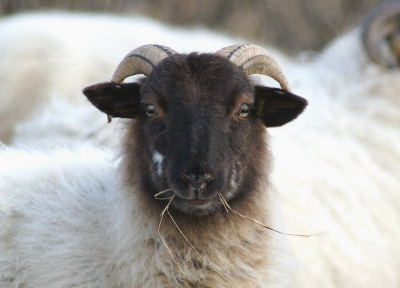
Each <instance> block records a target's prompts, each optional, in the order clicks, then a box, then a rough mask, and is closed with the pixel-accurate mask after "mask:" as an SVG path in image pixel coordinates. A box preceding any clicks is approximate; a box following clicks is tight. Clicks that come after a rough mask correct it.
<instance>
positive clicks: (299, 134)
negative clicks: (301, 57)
mask: <svg viewBox="0 0 400 288" xmlns="http://www.w3.org/2000/svg"><path fill="white" fill-rule="evenodd" d="M398 3H399V2H397V5H398ZM395 7H398V6H395ZM389 9H391V10H393V6H389ZM397 9H398V8H397ZM379 10H381V9H379ZM381 12H382V11H381ZM379 15H382V14H376V15H375V17H372V18H374V19H375V18H376V17H378V16H379ZM383 15H385V13H384V12H383ZM386 15H387V14H386ZM390 17H393V15H390ZM394 17H398V15H396V16H394ZM381 20H382V19H380V20H379V21H381ZM387 20H388V22H387V23H390V19H387ZM371 25H372V26H373V25H374V24H371ZM368 26H369V25H365V27H368ZM383 28H385V27H383ZM394 28H395V29H393V30H390V31H392V33H394V34H396V33H398V31H399V29H400V26H396V27H394ZM385 31H388V30H387V29H385ZM368 33H369V32H365V33H364V35H365V34H368ZM361 34H362V31H361V29H360V28H357V29H355V30H353V31H351V32H349V33H347V34H346V35H344V36H342V37H340V38H338V39H337V40H336V41H334V42H333V43H332V44H331V45H329V46H328V47H327V48H326V49H325V50H324V51H323V52H322V53H321V54H318V55H315V54H314V57H313V58H311V59H310V60H308V61H305V62H300V63H296V64H294V65H292V66H291V67H290V68H289V67H286V68H287V71H288V78H289V79H290V81H291V83H292V85H293V87H294V89H295V90H296V91H300V93H301V94H304V95H308V99H309V102H310V105H309V110H308V111H307V112H308V113H305V115H304V117H302V118H301V119H299V121H296V122H295V123H293V125H290V126H288V127H286V128H284V129H283V130H281V131H276V132H275V131H272V132H271V133H272V135H273V136H274V137H273V141H272V143H273V149H274V151H275V152H276V155H277V156H276V157H277V161H276V169H275V171H274V180H275V182H276V183H277V187H278V190H279V191H280V192H282V195H283V203H284V205H283V207H284V214H285V216H286V220H287V223H288V226H287V229H288V231H298V230H300V231H309V230H312V231H315V230H316V231H327V233H326V234H324V235H321V236H317V237H313V238H309V239H299V238H289V241H290V242H291V244H292V245H291V247H292V248H293V249H294V251H295V252H296V253H297V256H298V258H299V259H300V267H299V268H300V271H298V273H297V283H298V284H297V286H296V287H399V285H400V274H399V271H400V260H399V259H400V249H399V246H398V242H399V240H400V228H399V225H398V222H399V219H400V214H399V211H400V210H399V207H400V193H399V192H400V178H399V175H400V149H399V147H400V145H399V144H400V129H399V125H400V98H399V95H400V82H399V81H398V79H400V71H399V69H398V67H396V68H395V69H387V68H386V67H382V66H378V65H376V64H374V63H372V62H371V60H370V59H369V58H368V55H367V54H366V53H365V51H364V47H363V41H362V38H361ZM386 36H387V35H385V37H386ZM373 38H375V39H376V37H375V36H373ZM391 38H393V37H388V38H387V39H391ZM377 40H379V41H377V42H376V43H373V45H376V47H375V49H376V48H377V47H382V39H377ZM379 45H380V46H379ZM385 45H388V46H389V47H390V46H391V45H390V43H387V44H385ZM384 50H386V51H389V49H388V48H385V49H384ZM392 53H394V54H395V55H396V54H397V53H399V52H398V51H392ZM381 55H382V56H383V57H385V58H383V59H382V60H383V61H385V60H384V59H388V58H387V57H386V56H385V55H386V54H384V53H383V54H381ZM397 55H398V54H397ZM393 58H395V57H393V56H392V57H390V59H393ZM382 60H381V61H382ZM381 63H382V62H381ZM385 66H386V65H385ZM285 130H286V131H285Z"/></svg>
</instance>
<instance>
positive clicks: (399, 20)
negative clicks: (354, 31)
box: [362, 0, 400, 67]
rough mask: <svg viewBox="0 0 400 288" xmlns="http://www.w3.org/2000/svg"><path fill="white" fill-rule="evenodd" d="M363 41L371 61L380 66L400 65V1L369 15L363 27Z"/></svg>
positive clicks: (384, 5) (383, 5)
mask: <svg viewBox="0 0 400 288" xmlns="http://www.w3.org/2000/svg"><path fill="white" fill-rule="evenodd" d="M362 30H363V31H362V40H363V43H364V48H365V50H366V52H367V54H368V56H369V57H370V59H371V60H372V61H374V62H376V63H378V64H380V65H383V66H387V67H396V66H399V65H400V1H398V0H397V1H391V2H387V3H384V4H382V5H381V6H379V7H377V8H376V9H375V10H373V11H372V12H371V13H369V14H368V15H367V16H366V17H365V19H364V23H363V25H362Z"/></svg>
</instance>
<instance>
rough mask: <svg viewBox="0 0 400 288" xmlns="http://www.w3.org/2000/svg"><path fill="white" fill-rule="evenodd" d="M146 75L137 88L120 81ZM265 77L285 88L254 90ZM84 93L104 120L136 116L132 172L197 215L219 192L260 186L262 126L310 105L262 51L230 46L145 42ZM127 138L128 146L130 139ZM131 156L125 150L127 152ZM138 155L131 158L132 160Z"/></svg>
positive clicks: (230, 196) (214, 204) (215, 205)
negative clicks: (195, 48) (205, 49)
mask: <svg viewBox="0 0 400 288" xmlns="http://www.w3.org/2000/svg"><path fill="white" fill-rule="evenodd" d="M136 74H144V75H145V76H146V79H145V80H144V81H141V82H140V83H122V82H123V81H124V79H125V78H126V77H128V76H131V75H136ZM251 74H264V75H268V76H270V77H272V78H273V79H275V80H276V81H277V82H279V83H280V85H281V88H282V89H278V88H269V87H264V86H253V85H252V83H251V81H250V80H249V78H248V76H249V75H251ZM84 94H85V95H86V96H87V97H88V99H89V100H90V102H91V103H92V104H93V105H94V106H96V107H97V108H98V109H100V110H101V111H103V112H104V113H106V114H107V115H109V117H122V118H132V119H135V121H134V122H133V124H132V125H133V126H132V127H133V128H132V129H133V130H134V132H133V133H130V134H129V135H128V137H134V138H137V141H139V142H140V145H139V147H138V146H137V145H136V147H135V148H130V147H125V149H126V150H129V149H136V150H140V151H136V152H135V153H133V154H132V153H131V154H129V155H131V156H127V157H136V158H138V159H134V160H132V162H135V161H136V164H137V166H136V168H132V169H141V170H142V173H143V175H146V177H142V178H145V179H146V180H145V183H142V187H143V189H144V190H148V193H151V194H153V195H154V194H156V193H157V192H160V191H163V190H168V192H167V193H166V195H167V194H169V196H171V195H172V194H175V195H176V197H175V199H174V201H173V203H172V207H174V208H176V209H178V210H180V211H182V212H184V213H189V214H195V215H203V214H207V213H212V212H213V211H214V210H215V209H219V208H220V206H221V205H222V203H221V202H220V201H219V198H218V193H221V194H222V195H223V196H224V197H225V198H226V199H227V200H228V201H234V200H235V199H238V198H240V197H242V196H245V195H246V194H249V193H252V191H253V190H254V189H256V188H257V187H258V182H259V180H258V179H260V177H264V176H265V175H263V173H264V172H262V171H265V169H264V167H265V165H266V163H265V162H268V161H270V159H269V157H268V149H267V142H266V139H265V138H266V129H265V127H276V126H281V125H284V124H286V123H287V122H289V121H291V120H293V119H295V118H296V117H297V116H298V115H299V114H300V113H301V112H302V111H303V110H304V108H305V106H306V105H307V102H306V100H304V99H303V98H301V97H299V96H296V95H294V94H292V93H291V92H289V85H288V83H287V81H286V78H285V76H284V75H283V73H282V70H281V68H280V67H279V66H278V64H277V63H276V61H275V60H274V59H273V58H272V57H271V55H270V54H269V53H268V52H267V51H265V50H264V49H263V48H260V47H258V46H253V45H249V44H244V45H233V46H229V47H227V48H224V49H222V50H220V51H218V52H216V53H215V54H198V53H190V54H178V53H176V52H175V51H173V50H171V49H170V48H167V47H163V46H159V45H146V46H142V47H139V48H137V49H135V50H133V51H132V52H130V53H129V54H128V55H127V56H126V57H125V58H124V59H123V60H122V62H121V63H120V64H119V66H118V68H117V69H116V71H115V73H114V75H113V78H112V81H111V82H108V83H101V84H97V85H93V86H90V87H87V88H85V90H84ZM128 142H129V141H128ZM127 155H128V154H127ZM132 155H136V156H132Z"/></svg>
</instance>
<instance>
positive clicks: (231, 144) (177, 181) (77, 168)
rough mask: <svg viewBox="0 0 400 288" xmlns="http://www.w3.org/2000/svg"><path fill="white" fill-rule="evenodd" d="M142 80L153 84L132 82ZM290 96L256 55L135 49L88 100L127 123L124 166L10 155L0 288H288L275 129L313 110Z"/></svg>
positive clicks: (236, 49)
mask: <svg viewBox="0 0 400 288" xmlns="http://www.w3.org/2000/svg"><path fill="white" fill-rule="evenodd" d="M135 74H144V75H145V77H146V79H144V80H143V81H142V82H135V83H123V81H124V79H125V78H127V77H128V76H131V75H135ZM251 74H264V75H267V76H269V77H271V78H273V79H275V80H276V81H277V82H278V83H279V84H280V86H281V87H282V88H281V89H280V88H270V87H265V86H254V85H253V84H252V82H251V81H250V80H249V78H248V76H249V75H251ZM289 90H290V88H289V84H288V82H287V80H286V78H285V76H284V74H283V72H282V70H281V68H280V67H279V65H278V63H277V62H276V61H275V60H274V59H273V58H272V56H271V54H269V53H268V52H267V51H266V50H264V49H263V48H261V47H258V46H254V45H250V44H239V45H231V46H228V47H226V48H223V49H221V50H219V51H217V52H216V53H213V54H210V53H190V54H179V53H176V52H175V51H174V50H172V49H171V48H168V47H166V46H160V45H145V46H140V47H139V48H136V49H134V50H133V51H132V52H130V53H129V54H128V55H127V56H126V57H125V58H124V59H123V60H122V61H121V63H120V64H119V66H118V67H117V69H116V71H115V73H114V74H113V77H112V81H111V82H106V83H100V84H95V85H92V86H89V87H87V88H85V89H84V90H83V93H84V94H85V95H86V97H87V98H88V100H89V101H90V102H91V103H92V104H93V105H94V106H95V107H96V108H98V109H99V110H100V111H102V112H104V113H105V114H107V115H108V117H109V118H111V119H112V118H126V119H127V124H126V135H125V140H124V143H123V148H122V152H121V157H120V158H119V157H117V158H114V161H113V162H111V163H110V162H109V161H110V154H111V155H112V153H110V152H108V151H104V150H100V149H96V148H93V147H92V148H88V149H89V153H87V149H86V150H85V149H82V150H78V151H76V150H75V151H70V150H68V149H67V150H66V151H65V150H63V149H58V150H55V151H53V152H48V153H50V154H46V153H44V152H41V153H36V154H35V153H30V152H23V151H14V150H13V149H12V148H8V149H6V148H3V151H2V153H0V163H1V164H0V165H1V166H0V167H1V168H0V169H2V170H0V171H2V173H1V175H2V176H1V178H0V197H1V199H0V203H1V206H0V207H1V210H0V215H1V216H2V220H1V222H0V223H2V226H3V227H2V228H3V229H1V230H0V231H1V232H0V233H1V234H0V257H1V258H0V284H1V286H2V287H15V286H17V287H22V286H23V287H43V288H45V287H100V288H101V287H289V286H290V285H291V283H292V282H291V277H290V273H291V269H292V266H291V265H292V264H291V263H292V262H291V256H290V252H289V251H288V249H287V247H286V244H285V242H286V241H285V239H284V236H283V235H281V234H280V233H278V232H282V231H284V225H283V222H282V219H281V216H280V208H279V207H280V205H279V197H278V194H277V192H276V191H275V189H274V188H273V187H272V185H271V183H270V181H269V174H270V170H271V157H272V156H271V152H270V150H269V147H268V134H267V130H266V129H265V127H266V126H267V127H278V126H282V125H284V124H286V123H288V122H290V121H292V120H294V119H295V118H297V116H298V115H299V114H301V113H302V111H303V110H304V109H305V107H306V105H307V101H306V100H305V99H304V98H302V97H299V96H297V95H295V94H292V93H291V92H289ZM10 155H11V156H10ZM112 157H115V156H111V158H112ZM20 159H24V161H21V160H20ZM25 159H26V160H25ZM8 162H11V163H12V164H11V165H10V166H11V167H6V166H7V164H4V163H8ZM25 173H26V174H25ZM155 196H156V197H157V196H158V198H160V197H161V198H162V199H166V200H160V199H155ZM225 201H226V202H225ZM228 205H229V206H228ZM228 207H230V209H233V210H228ZM233 211H237V212H235V213H233ZM236 213H240V214H243V215H245V216H246V217H251V218H253V219H255V220H257V221H260V222H262V223H264V224H266V225H268V226H269V227H270V228H271V229H275V230H276V229H278V230H279V231H278V230H276V231H275V232H274V231H271V230H268V229H266V228H265V227H263V226H259V225H257V224H256V223H253V222H249V220H248V219H247V218H245V217H243V216H240V215H239V214H236ZM160 215H161V216H160ZM178 227H179V229H178ZM183 234H184V235H185V236H183ZM189 242H190V243H189ZM192 245H193V246H192Z"/></svg>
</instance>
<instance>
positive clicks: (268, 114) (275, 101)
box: [254, 86, 307, 127]
mask: <svg viewBox="0 0 400 288" xmlns="http://www.w3.org/2000/svg"><path fill="white" fill-rule="evenodd" d="M254 89H255V108H256V111H257V115H258V117H259V118H260V119H261V120H262V121H263V123H264V125H265V126H266V127H278V126H282V125H285V124H286V123H288V122H290V121H292V120H294V119H296V118H297V116H299V115H300V114H301V112H303V110H304V109H305V108H306V106H307V100H306V99H304V98H301V97H300V96H297V95H295V94H293V93H290V92H288V91H286V90H282V89H279V88H269V87H264V86H256V87H254Z"/></svg>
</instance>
